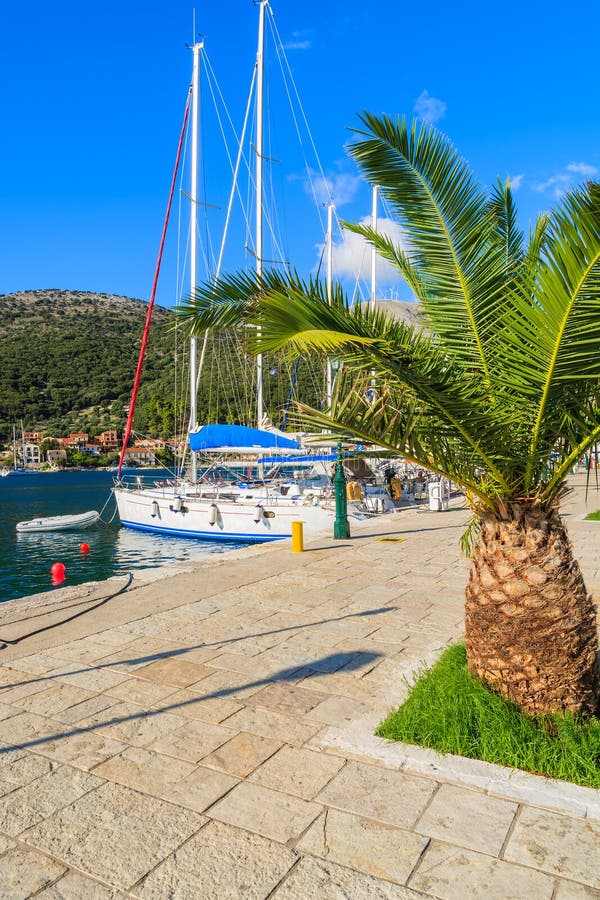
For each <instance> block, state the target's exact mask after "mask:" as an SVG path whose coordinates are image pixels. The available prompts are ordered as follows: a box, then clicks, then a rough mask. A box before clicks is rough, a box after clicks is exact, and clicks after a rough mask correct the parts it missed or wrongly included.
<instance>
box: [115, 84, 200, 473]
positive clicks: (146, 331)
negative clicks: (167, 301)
mask: <svg viewBox="0 0 600 900" xmlns="http://www.w3.org/2000/svg"><path fill="white" fill-rule="evenodd" d="M189 111H190V94H188V98H187V101H186V104H185V112H184V114H183V124H182V126H181V134H180V135H179V143H178V145H177V156H176V158H175V168H174V169H173V178H172V179H171V189H170V191H169V200H168V203H167V210H166V212H165V219H164V222H163V229H162V235H161V238H160V246H159V248H158V257H157V260H156V268H155V269H154V280H153V282H152V291H151V293H150V300H149V301H148V312H147V313H146V324H145V325H144V333H143V335H142V345H141V347H140V355H139V358H138V364H137V370H136V373H135V379H134V382H133V389H132V391H131V402H130V404H129V413H128V415H127V425H126V426H125V433H124V434H123V445H122V447H121V455H120V457H119V465H118V467H117V478H120V477H121V469H122V468H123V460H124V459H125V450H126V449H127V444H128V443H129V438H130V437H131V428H132V425H133V416H134V413H135V404H136V400H137V394H138V388H139V386H140V378H141V376H142V368H143V366H144V356H145V355H146V345H147V343H148V335H149V333H150V320H151V319H152V310H153V309H154V299H155V297H156V288H157V287H158V276H159V274H160V266H161V263H162V255H163V250H164V246H165V239H166V236H167V226H168V224H169V217H170V215H171V206H172V203H173V194H174V193H175V183H176V180H177V172H178V170H179V162H180V160H181V150H182V147H183V141H184V137H185V130H186V126H187V120H188V114H189Z"/></svg>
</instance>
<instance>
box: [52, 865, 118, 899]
mask: <svg viewBox="0 0 600 900" xmlns="http://www.w3.org/2000/svg"><path fill="white" fill-rule="evenodd" d="M35 896H36V900H37V898H41V900H125V898H126V897H127V896H129V895H128V894H123V893H122V892H121V891H118V890H115V889H114V888H110V887H107V886H106V885H104V884H100V883H99V882H98V881H92V879H91V878H85V877H84V876H83V875H79V874H78V873H77V872H67V874H66V875H63V877H62V878H59V880H58V881H56V882H55V883H54V884H53V885H52V887H49V888H45V890H43V891H40V893H39V894H36V895H35Z"/></svg>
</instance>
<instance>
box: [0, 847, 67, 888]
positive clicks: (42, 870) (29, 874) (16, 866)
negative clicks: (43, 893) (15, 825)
mask: <svg viewBox="0 0 600 900" xmlns="http://www.w3.org/2000/svg"><path fill="white" fill-rule="evenodd" d="M65 870H66V867H65V866H63V865H61V864H60V863H58V862H56V860H53V859H48V857H47V856H42V854H41V853H36V851H35V850H28V849H27V848H25V847H15V848H14V849H12V850H9V851H8V852H7V853H5V854H4V855H3V856H0V891H1V892H2V896H3V897H6V898H10V900H27V898H28V897H31V895H32V894H35V893H36V891H39V890H40V889H42V888H44V887H46V886H47V885H49V884H52V882H53V881H56V879H57V878H59V877H60V876H61V875H62V874H63V873H64V872H65Z"/></svg>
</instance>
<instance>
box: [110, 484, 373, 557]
mask: <svg viewBox="0 0 600 900" xmlns="http://www.w3.org/2000/svg"><path fill="white" fill-rule="evenodd" d="M114 494H115V499H116V502H117V508H118V510H119V517H120V519H121V524H122V525H124V526H125V527H126V528H135V529H137V530H139V531H151V532H153V533H159V534H169V535H176V536H177V537H187V538H196V539H199V540H205V541H243V542H249V543H262V542H265V541H278V540H283V539H284V538H289V537H291V534H292V522H302V523H303V524H304V529H305V533H307V534H310V533H316V532H318V531H323V530H331V529H332V528H333V522H334V520H335V510H334V509H333V507H332V506H324V505H309V504H307V503H306V502H305V501H303V500H302V499H301V498H300V499H299V500H298V501H297V502H295V501H290V500H286V499H285V498H279V497H274V498H264V499H261V498H252V499H242V498H239V499H236V500H233V499H231V498H219V497H218V496H215V497H214V498H211V497H194V496H183V495H181V496H180V495H179V494H176V493H174V492H173V490H172V489H171V490H168V489H161V488H157V489H156V490H154V489H146V490H136V489H134V490H128V489H126V488H123V487H120V486H119V487H116V488H114ZM215 507H216V510H215ZM259 508H260V510H259ZM348 517H349V519H350V520H352V518H355V519H364V518H365V514H364V513H361V512H359V511H358V509H356V510H355V509H354V508H352V504H349V509H348ZM211 523H212V524H211Z"/></svg>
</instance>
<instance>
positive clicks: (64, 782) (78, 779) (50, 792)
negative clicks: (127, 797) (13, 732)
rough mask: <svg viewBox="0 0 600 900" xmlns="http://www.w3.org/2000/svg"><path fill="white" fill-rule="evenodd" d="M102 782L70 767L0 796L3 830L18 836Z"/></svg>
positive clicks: (52, 771) (0, 826) (55, 771)
mask: <svg viewBox="0 0 600 900" xmlns="http://www.w3.org/2000/svg"><path fill="white" fill-rule="evenodd" d="M101 784H102V780H101V779H100V778H96V776H95V775H88V774H86V773H84V772H79V771H77V769H72V768H70V767H69V766H59V767H57V768H52V770H51V771H50V772H48V773H47V774H45V775H42V776H41V777H39V778H36V779H35V780H34V781H30V782H29V783H28V784H26V785H23V786H22V787H19V788H16V789H15V790H13V791H11V793H10V794H6V795H5V796H4V797H1V798H0V831H3V832H4V833H5V834H8V835H12V836H14V837H16V836H17V835H19V834H21V832H23V831H24V830H25V829H26V828H30V827H31V826H32V825H36V824H37V823H38V822H41V821H42V820H44V819H47V818H48V817H49V816H51V815H52V814H53V813H54V812H55V811H56V810H60V809H61V808H62V807H63V806H66V805H67V804H68V803H72V802H73V801H74V800H76V799H78V798H80V797H83V796H85V794H87V793H88V792H89V791H91V790H93V789H94V788H96V787H98V786H99V785H101Z"/></svg>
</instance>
